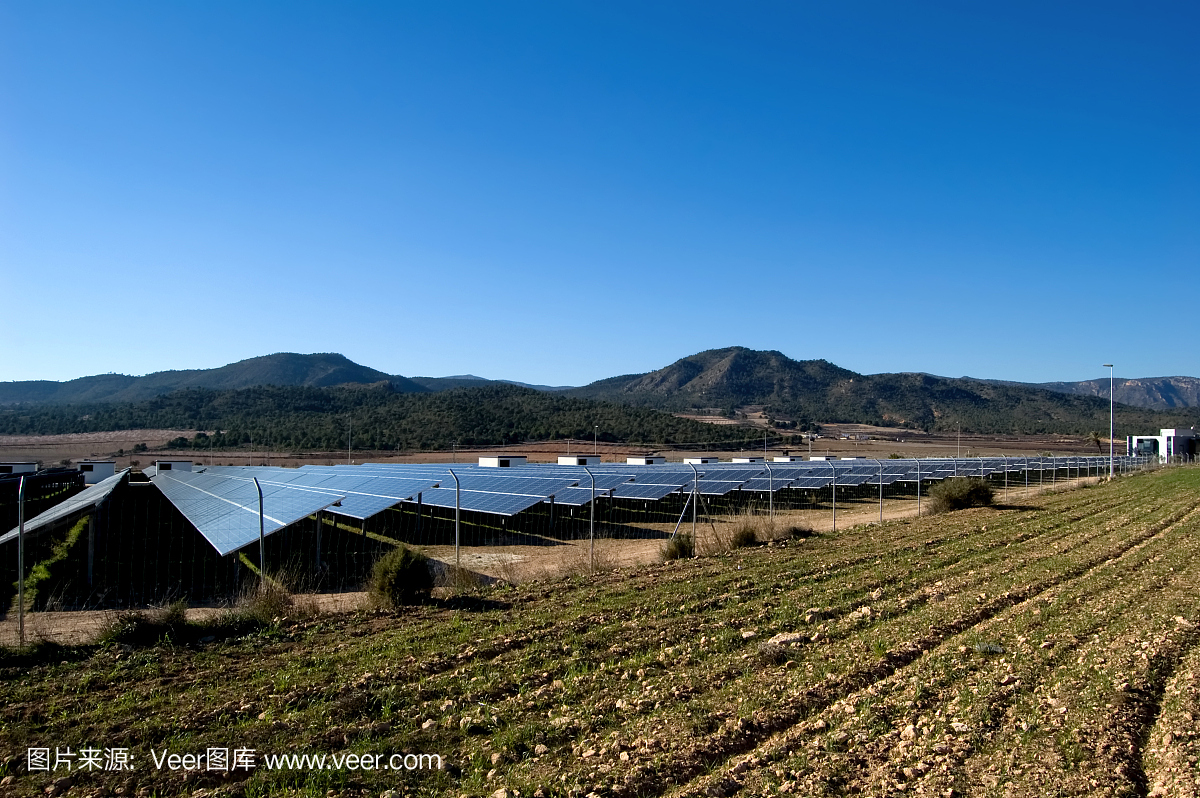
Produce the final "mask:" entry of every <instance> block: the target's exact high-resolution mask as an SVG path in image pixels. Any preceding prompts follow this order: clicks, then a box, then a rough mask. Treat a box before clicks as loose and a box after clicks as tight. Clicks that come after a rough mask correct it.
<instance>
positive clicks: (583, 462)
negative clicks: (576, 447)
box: [558, 454, 600, 466]
mask: <svg viewBox="0 0 1200 798" xmlns="http://www.w3.org/2000/svg"><path fill="white" fill-rule="evenodd" d="M558 464H559V465H572V466H594V465H600V455H598V454H563V455H559V457H558Z"/></svg>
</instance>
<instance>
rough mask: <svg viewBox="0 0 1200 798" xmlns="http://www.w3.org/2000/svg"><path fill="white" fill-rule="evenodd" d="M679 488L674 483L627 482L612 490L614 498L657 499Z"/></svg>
mask: <svg viewBox="0 0 1200 798" xmlns="http://www.w3.org/2000/svg"><path fill="white" fill-rule="evenodd" d="M677 490H679V487H678V486H676V485H671V484H668V485H655V484H649V485H646V484H641V483H638V482H628V483H626V484H624V485H619V486H617V488H616V489H615V490H614V491H613V498H615V499H650V500H654V501H657V500H658V499H661V498H663V497H665V496H669V495H671V494H672V493H674V492H675V491H677Z"/></svg>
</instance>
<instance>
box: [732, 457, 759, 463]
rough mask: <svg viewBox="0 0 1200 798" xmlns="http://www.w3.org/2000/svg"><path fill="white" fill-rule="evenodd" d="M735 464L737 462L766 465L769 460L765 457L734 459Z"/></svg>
mask: <svg viewBox="0 0 1200 798" xmlns="http://www.w3.org/2000/svg"><path fill="white" fill-rule="evenodd" d="M733 462H735V463H765V462H767V458H765V457H735V458H733Z"/></svg>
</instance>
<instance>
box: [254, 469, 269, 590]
mask: <svg viewBox="0 0 1200 798" xmlns="http://www.w3.org/2000/svg"><path fill="white" fill-rule="evenodd" d="M253 479H254V488H255V490H257V491H258V584H259V589H261V590H262V591H263V592H264V593H265V592H266V590H267V544H266V537H267V536H266V532H265V531H264V530H265V527H266V522H265V520H264V517H263V516H264V513H263V492H262V485H259V484H258V477H253Z"/></svg>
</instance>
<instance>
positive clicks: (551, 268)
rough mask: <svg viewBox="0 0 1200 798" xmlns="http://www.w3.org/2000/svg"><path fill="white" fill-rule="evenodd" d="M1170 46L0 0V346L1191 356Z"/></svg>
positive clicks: (982, 33) (144, 362)
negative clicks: (737, 348) (0, 308)
mask: <svg viewBox="0 0 1200 798" xmlns="http://www.w3.org/2000/svg"><path fill="white" fill-rule="evenodd" d="M1197 41H1200V6H1197V5H1195V4H1192V3H1184V2H1163V3H1151V4H1144V3H1143V4H1135V3H1132V2H1130V3H1123V4H1117V3H1104V2H1099V3H1097V2H1088V3H1082V2H1080V3H1058V4H1054V3H1050V4H1048V3H1003V4H987V5H986V7H985V4H980V3H970V2H957V3H906V4H900V3H885V2H879V3H870V2H861V3H858V2H850V3H796V2H786V3H756V4H734V3H723V4H719V3H697V2H686V3H682V2H681V3H670V4H667V3H659V4H647V3H642V2H612V1H611V0H606V2H603V3H601V2H590V3H571V2H553V3H550V2H547V3H523V2H513V3H509V2H500V3H496V2H487V3H484V2H479V3H455V2H444V3H441V2H440V3H400V2H389V3H365V2H360V3H353V2H347V3H332V2H327V3H301V2H287V3H267V2H259V3H244V2H171V3H159V2H155V3H150V2H147V3H122V2H111V3H82V2H80V3H68V2H40V1H39V2H10V1H9V0H4V2H0V293H2V294H3V298H2V300H0V301H2V303H3V307H4V313H3V318H4V322H3V327H4V337H3V339H0V380H25V379H58V380H61V379H70V378H73V377H79V376H83V375H87V374H96V373H104V372H110V371H111V372H122V373H129V374H144V373H147V372H151V371H158V370H163V369H172V368H208V367H215V366H220V365H223V364H225V363H228V362H232V361H235V360H239V359H242V358H246V357H253V356H256V355H261V354H267V353H270V352H277V351H294V352H341V353H343V354H345V355H346V356H348V357H350V358H351V359H353V360H356V361H358V362H360V363H363V364H366V365H369V366H372V367H374V368H378V369H381V370H384V371H388V372H391V373H399V374H405V375H445V374H459V373H474V374H479V375H482V376H486V377H499V378H506V379H515V380H522V381H526V382H534V383H548V384H556V385H562V384H583V383H586V382H589V381H591V380H594V379H600V378H603V377H607V376H612V375H615V374H623V373H631V372H640V371H648V370H652V369H655V368H659V367H661V366H664V365H667V364H668V363H670V362H673V361H674V360H676V359H678V358H680V357H683V356H685V355H688V354H691V353H694V352H697V351H700V350H703V349H709V348H715V347H722V346H731V345H743V346H749V347H753V348H757V349H777V350H780V351H782V352H783V353H785V354H787V355H789V356H791V357H794V358H797V359H805V358H825V359H828V360H831V361H833V362H835V363H837V364H839V365H841V366H844V367H846V368H850V369H854V370H856V371H860V372H865V373H874V372H881V371H926V372H931V373H935V374H943V375H948V376H960V375H964V374H968V375H972V376H980V377H993V378H1000V379H1012V380H1023V381H1049V380H1060V379H1061V380H1076V379H1086V378H1090V377H1098V376H1101V375H1106V372H1107V370H1106V369H1103V368H1101V367H1100V364H1102V363H1106V362H1115V363H1116V364H1117V373H1118V375H1119V376H1120V375H1124V376H1130V377H1133V376H1160V375H1174V374H1188V375H1200V354H1198V351H1200V350H1198V348H1197V345H1196V344H1197V341H1198V339H1200V335H1198V334H1197V319H1198V314H1200V302H1198V301H1197V296H1198V289H1200V224H1198V221H1200V58H1198V57H1197V50H1196V42H1197ZM1171 303H1177V304H1176V305H1175V307H1174V308H1172V307H1171ZM164 328H165V330H166V331H165V332H160V329H164Z"/></svg>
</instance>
